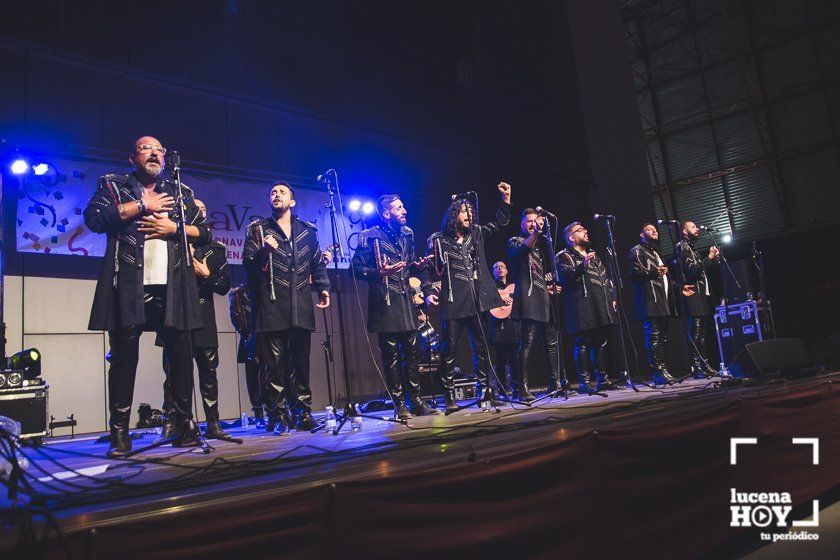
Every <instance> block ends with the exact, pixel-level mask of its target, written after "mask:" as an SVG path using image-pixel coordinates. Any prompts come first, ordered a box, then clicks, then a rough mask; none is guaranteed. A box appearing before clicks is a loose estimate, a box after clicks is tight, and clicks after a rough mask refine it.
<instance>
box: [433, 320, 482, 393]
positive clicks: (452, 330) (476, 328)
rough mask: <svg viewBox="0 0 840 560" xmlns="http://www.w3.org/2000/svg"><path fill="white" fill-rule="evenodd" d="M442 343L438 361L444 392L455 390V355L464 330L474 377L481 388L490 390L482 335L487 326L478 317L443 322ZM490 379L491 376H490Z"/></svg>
mask: <svg viewBox="0 0 840 560" xmlns="http://www.w3.org/2000/svg"><path fill="white" fill-rule="evenodd" d="M442 329H443V334H442V335H441V338H442V339H443V342H442V344H441V348H440V361H441V365H442V366H443V368H442V370H441V385H443V390H444V391H454V390H455V353H456V352H457V351H458V344H459V343H460V342H461V335H462V334H463V333H464V330H466V331H467V335H468V336H469V338H470V349H471V350H472V355H473V365H474V366H475V376H476V379H477V380H478V383H479V385H480V386H481V387H484V388H490V387H491V384H490V378H489V377H488V374H489V373H490V359H489V357H488V354H487V343H486V342H485V340H484V333H486V332H487V324H486V321H485V320H484V318H483V317H482V316H480V315H473V316H472V317H464V318H462V319H448V320H446V321H443V325H442ZM491 377H492V375H491Z"/></svg>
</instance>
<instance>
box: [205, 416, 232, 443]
mask: <svg viewBox="0 0 840 560" xmlns="http://www.w3.org/2000/svg"><path fill="white" fill-rule="evenodd" d="M204 437H206V438H211V439H225V438H229V437H230V434H229V433H227V432H226V431H224V430H223V429H222V425H221V424H220V423H219V421H218V420H208V421H207V426H205V428H204Z"/></svg>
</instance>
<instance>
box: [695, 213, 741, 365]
mask: <svg viewBox="0 0 840 560" xmlns="http://www.w3.org/2000/svg"><path fill="white" fill-rule="evenodd" d="M703 231H705V232H706V233H708V234H709V237H711V238H712V244H713V245H714V246H715V247H717V248H718V255H719V256H720V260H721V262H723V264H724V265H725V266H726V269H727V270H728V271H729V274H730V275H732V280H734V281H735V285H736V286H737V287H738V289H739V290H740V289H741V284H740V283H739V282H738V278H736V277H735V273H734V272H732V269H731V268H730V267H729V262H728V261H727V260H726V257H725V256H724V255H723V251H721V250H720V246H718V244H717V240H716V239H715V236H714V235H713V234H712V232H711V230H709V229H708V228H706V229H704V230H703ZM708 281H709V280H708V278H707V279H706V282H707V283H708ZM723 308H724V313H726V312H727V308H726V300H724V306H723ZM715 312H716V313H717V309H715ZM713 321H714V323H715V335H716V337H717V343H718V352H720V367H719V368H718V375H719V376H720V377H722V378H731V377H732V374H730V373H729V368H728V367H727V366H726V362H725V361H724V355H723V340H722V339H721V336H720V322H719V321H718V320H717V318H714V317H713Z"/></svg>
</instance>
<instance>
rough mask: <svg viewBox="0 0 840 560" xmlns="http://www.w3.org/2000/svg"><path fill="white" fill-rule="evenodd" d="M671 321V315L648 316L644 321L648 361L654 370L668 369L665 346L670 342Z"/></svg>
mask: <svg viewBox="0 0 840 560" xmlns="http://www.w3.org/2000/svg"><path fill="white" fill-rule="evenodd" d="M669 323H670V317H648V318H647V319H645V322H644V327H645V348H646V349H647V353H648V363H649V364H650V367H651V368H652V369H653V370H654V371H660V370H662V368H665V369H667V366H666V364H665V347H666V345H667V344H668V325H669Z"/></svg>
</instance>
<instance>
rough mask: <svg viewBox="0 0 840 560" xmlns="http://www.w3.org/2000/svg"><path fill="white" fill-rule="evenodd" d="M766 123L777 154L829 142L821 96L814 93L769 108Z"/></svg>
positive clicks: (829, 136)
mask: <svg viewBox="0 0 840 560" xmlns="http://www.w3.org/2000/svg"><path fill="white" fill-rule="evenodd" d="M770 119H771V121H772V127H773V137H774V139H775V141H776V146H777V149H778V150H779V151H780V152H784V151H786V150H791V149H796V148H802V147H804V146H810V145H812V144H815V143H818V142H827V141H829V140H831V129H830V128H829V117H828V114H827V113H826V108H825V100H824V99H823V94H822V92H819V91H815V92H812V93H809V94H807V95H802V96H799V97H795V98H792V99H788V100H787V101H783V102H781V103H775V104H773V105H771V106H770Z"/></svg>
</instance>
